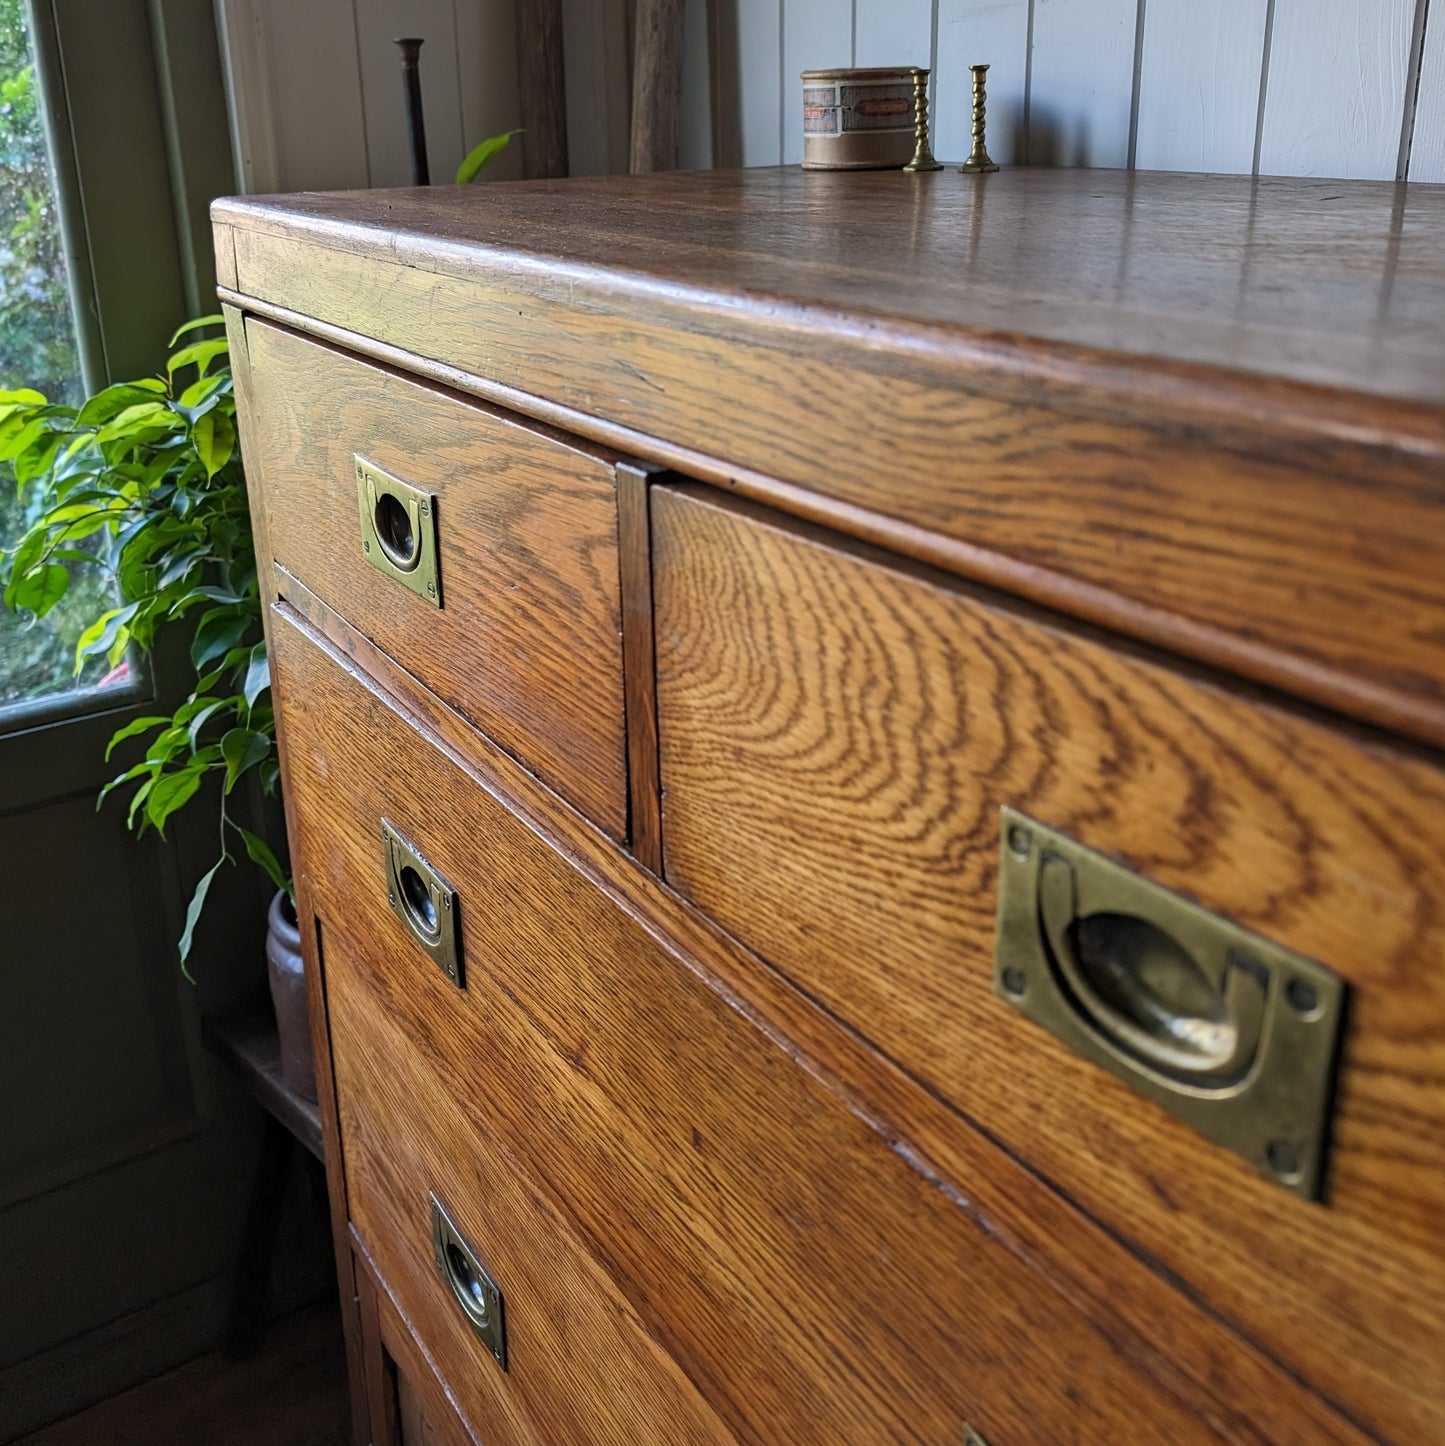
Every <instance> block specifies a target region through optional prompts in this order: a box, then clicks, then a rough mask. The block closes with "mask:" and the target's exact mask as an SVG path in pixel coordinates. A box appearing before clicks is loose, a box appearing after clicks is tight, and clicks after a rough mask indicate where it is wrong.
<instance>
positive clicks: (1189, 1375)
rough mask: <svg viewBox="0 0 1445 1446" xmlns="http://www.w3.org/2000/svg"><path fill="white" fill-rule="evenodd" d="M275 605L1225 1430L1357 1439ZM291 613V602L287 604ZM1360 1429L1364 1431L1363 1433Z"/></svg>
mask: <svg viewBox="0 0 1445 1446" xmlns="http://www.w3.org/2000/svg"><path fill="white" fill-rule="evenodd" d="M287 588H288V592H287V607H286V616H287V618H288V619H289V620H290V622H291V624H292V625H298V626H300V627H302V629H303V630H314V631H308V636H311V637H313V638H314V639H315V640H316V641H317V642H318V643H319V644H320V646H322V647H323V649H325V650H326V651H328V652H329V654H330V656H331V657H332V659H333V660H334V661H336V662H337V663H339V664H340V665H341V666H342V667H344V668H348V669H353V670H356V669H360V670H363V671H362V672H360V673H358V674H357V679H358V681H359V682H360V683H361V684H362V686H364V687H366V688H368V689H370V690H371V691H374V692H378V693H379V694H380V695H381V696H384V697H386V698H389V699H391V700H398V701H396V703H395V704H394V706H397V707H399V708H401V710H402V711H403V713H404V714H405V715H406V716H407V717H408V718H410V719H412V720H414V721H415V722H416V723H417V724H418V726H420V727H422V728H423V729H424V730H425V731H426V732H427V733H428V734H429V735H430V736H431V737H432V738H433V739H435V740H436V741H437V742H438V744H439V746H441V747H442V748H443V750H444V751H445V752H446V753H447V755H448V756H449V757H450V758H452V759H453V760H454V761H455V762H456V763H457V764H458V765H459V766H461V767H462V768H463V769H464V770H465V771H466V772H467V773H468V774H469V776H471V777H472V778H474V779H475V780H476V781H477V783H478V784H479V785H480V786H483V787H485V788H487V789H488V790H490V791H492V792H494V793H496V794H497V795H498V796H499V797H501V798H502V799H503V800H504V801H505V803H506V806H507V808H508V809H509V810H510V811H512V812H514V813H515V814H516V815H517V817H518V818H519V819H521V820H523V821H524V822H525V823H526V824H527V826H528V827H529V828H531V829H532V830H534V831H535V832H537V833H538V834H540V835H541V836H542V837H544V838H546V839H548V840H549V841H550V842H551V843H552V846H553V847H554V848H557V849H559V850H560V851H562V852H563V853H565V854H566V855H567V856H568V857H570V858H571V859H572V860H573V862H574V863H575V864H576V866H577V867H578V868H579V869H581V870H582V872H583V874H584V876H585V877H586V878H587V879H588V880H589V881H590V883H591V885H592V887H594V888H597V889H599V890H600V891H601V892H602V893H603V894H604V895H606V896H607V897H608V898H611V899H612V900H614V901H615V902H616V904H617V905H618V906H619V907H620V908H622V909H624V910H625V911H626V912H627V913H629V914H630V915H632V916H633V917H635V918H638V919H642V920H646V921H647V927H648V928H649V929H650V930H652V931H654V932H656V933H657V935H658V937H659V938H661V939H663V940H665V941H666V942H667V943H668V946H669V947H670V948H673V949H675V950H676V951H678V952H679V953H680V954H682V955H683V956H685V957H687V958H689V959H691V960H694V961H698V967H699V969H700V971H701V972H702V973H704V975H705V976H706V977H707V978H709V979H710V980H711V981H712V984H713V987H715V988H717V989H718V990H719V991H720V992H721V993H722V994H723V995H724V997H726V998H729V999H730V1000H731V1002H732V1004H733V1007H734V1008H736V1009H738V1010H739V1011H740V1012H741V1013H743V1014H744V1015H746V1016H747V1017H748V1018H750V1019H751V1020H752V1021H753V1022H754V1023H755V1024H756V1026H757V1027H758V1028H760V1029H762V1030H763V1031H764V1032H765V1033H767V1034H768V1035H769V1037H771V1038H773V1039H774V1041H775V1042H776V1044H777V1045H778V1047H779V1048H781V1049H783V1050H785V1051H787V1052H788V1053H790V1054H791V1055H793V1056H794V1057H795V1058H797V1059H798V1060H799V1061H800V1063H801V1064H803V1065H804V1067H806V1068H809V1069H811V1070H812V1071H813V1072H814V1073H815V1074H816V1075H817V1076H818V1078H819V1079H820V1080H821V1081H822V1082H823V1083H824V1085H825V1087H826V1088H828V1089H830V1090H832V1091H833V1092H835V1093H836V1094H837V1095H838V1096H839V1097H840V1098H842V1099H844V1100H845V1101H846V1102H847V1103H848V1106H849V1108H851V1109H852V1110H853V1111H854V1112H855V1113H856V1114H857V1115H858V1116H859V1117H860V1118H862V1119H864V1120H866V1121H867V1122H868V1124H869V1126H870V1128H872V1129H873V1130H874V1131H875V1133H877V1134H878V1135H879V1136H880V1137H882V1138H885V1139H889V1140H896V1141H899V1142H900V1145H901V1143H902V1142H903V1141H907V1144H906V1146H902V1148H904V1149H905V1150H906V1153H907V1157H908V1158H909V1159H910V1160H911V1161H912V1162H913V1163H914V1164H915V1166H916V1167H917V1168H918V1169H919V1170H921V1171H923V1172H924V1173H925V1174H927V1175H929V1176H930V1177H933V1178H936V1179H938V1180H939V1181H941V1182H942V1184H943V1187H944V1188H945V1189H947V1190H950V1191H953V1192H955V1193H956V1194H957V1195H958V1196H959V1197H960V1198H965V1199H967V1200H969V1201H970V1202H971V1203H972V1204H973V1205H974V1206H975V1207H976V1208H977V1209H978V1211H979V1214H980V1216H981V1217H982V1218H983V1219H986V1220H987V1221H988V1222H989V1224H990V1227H991V1228H992V1230H993V1232H994V1237H995V1238H996V1239H998V1240H999V1241H1000V1242H1001V1243H1003V1244H1005V1245H1006V1247H1007V1248H1008V1249H1010V1250H1012V1251H1013V1252H1014V1253H1015V1254H1017V1255H1018V1256H1019V1257H1020V1259H1021V1260H1024V1261H1026V1262H1027V1263H1028V1264H1029V1265H1030V1266H1031V1267H1032V1268H1034V1269H1036V1270H1040V1271H1042V1272H1043V1273H1045V1274H1046V1275H1048V1276H1049V1278H1050V1279H1051V1280H1052V1281H1053V1282H1054V1283H1055V1285H1056V1286H1057V1287H1058V1288H1059V1289H1061V1290H1062V1291H1064V1292H1065V1293H1066V1294H1067V1295H1068V1296H1069V1297H1070V1298H1071V1299H1073V1300H1075V1301H1076V1302H1077V1303H1078V1304H1079V1305H1080V1307H1081V1308H1082V1309H1084V1310H1085V1311H1087V1313H1088V1314H1089V1315H1090V1316H1091V1318H1092V1319H1094V1320H1095V1321H1097V1322H1098V1324H1099V1326H1100V1329H1102V1330H1103V1331H1105V1332H1106V1333H1108V1334H1110V1335H1112V1336H1113V1337H1115V1338H1116V1339H1118V1340H1120V1341H1121V1342H1128V1343H1130V1344H1129V1346H1128V1349H1130V1350H1131V1352H1134V1353H1137V1358H1138V1359H1139V1360H1140V1362H1141V1365H1142V1367H1143V1368H1144V1369H1146V1370H1148V1371H1149V1372H1150V1373H1151V1374H1153V1375H1156V1376H1158V1377H1160V1378H1161V1379H1163V1380H1165V1381H1167V1382H1168V1383H1169V1385H1170V1389H1172V1390H1173V1391H1174V1392H1176V1393H1177V1394H1179V1395H1180V1396H1181V1398H1183V1399H1187V1400H1192V1401H1194V1402H1195V1403H1196V1407H1195V1408H1196V1409H1197V1410H1198V1411H1199V1412H1200V1413H1202V1414H1204V1415H1206V1416H1208V1417H1210V1418H1212V1419H1217V1420H1219V1421H1221V1422H1222V1423H1223V1429H1224V1430H1225V1432H1226V1434H1227V1435H1228V1436H1229V1438H1230V1439H1231V1440H1237V1441H1241V1442H1259V1443H1263V1442H1270V1443H1274V1446H1283V1443H1291V1446H1319V1443H1322V1442H1327V1441H1328V1442H1340V1443H1345V1442H1348V1443H1350V1446H1363V1443H1364V1442H1365V1440H1366V1439H1367V1438H1366V1437H1365V1435H1364V1434H1363V1433H1362V1432H1361V1431H1360V1430H1359V1429H1358V1428H1357V1427H1355V1426H1353V1425H1351V1424H1350V1423H1349V1422H1347V1421H1346V1420H1345V1419H1344V1418H1343V1417H1341V1416H1340V1415H1339V1414H1338V1413H1337V1411H1336V1410H1334V1409H1332V1408H1331V1407H1330V1406H1329V1405H1327V1404H1326V1402H1325V1400H1324V1399H1323V1398H1322V1396H1321V1395H1319V1394H1316V1393H1314V1392H1311V1391H1309V1390H1307V1389H1306V1388H1305V1387H1304V1386H1303V1385H1302V1384H1301V1383H1300V1381H1299V1379H1298V1377H1296V1376H1294V1375H1292V1374H1290V1373H1288V1372H1286V1371H1285V1370H1283V1369H1282V1368H1281V1367H1279V1366H1278V1365H1277V1364H1275V1363H1274V1362H1273V1361H1271V1360H1270V1359H1269V1358H1268V1357H1267V1356H1266V1355H1265V1354H1264V1352H1263V1351H1262V1350H1261V1349H1260V1347H1259V1346H1258V1345H1257V1344H1254V1343H1251V1342H1249V1341H1247V1340H1245V1339H1242V1338H1241V1337H1240V1336H1238V1335H1237V1334H1235V1332H1234V1331H1232V1330H1230V1329H1229V1328H1227V1326H1226V1325H1225V1324H1224V1323H1223V1322H1222V1321H1221V1320H1220V1319H1219V1317H1218V1316H1216V1315H1214V1314H1212V1313H1209V1312H1205V1311H1201V1310H1200V1309H1199V1308H1198V1306H1197V1304H1196V1303H1194V1302H1193V1301H1191V1300H1190V1299H1189V1298H1187V1297H1186V1296H1185V1295H1184V1294H1183V1293H1182V1292H1180V1291H1178V1290H1177V1289H1176V1282H1174V1281H1173V1280H1172V1279H1170V1278H1166V1277H1164V1276H1163V1275H1160V1274H1156V1273H1155V1270H1154V1269H1153V1268H1152V1265H1151V1263H1150V1262H1148V1261H1146V1260H1145V1259H1144V1258H1143V1257H1142V1256H1141V1255H1140V1254H1139V1253H1138V1252H1137V1251H1136V1250H1133V1249H1130V1248H1128V1247H1126V1246H1125V1245H1123V1244H1122V1243H1120V1242H1119V1241H1118V1240H1117V1239H1116V1238H1114V1237H1112V1236H1110V1235H1108V1234H1106V1233H1105V1232H1104V1231H1103V1230H1102V1229H1101V1228H1100V1227H1099V1225H1098V1224H1097V1223H1096V1222H1093V1221H1091V1220H1090V1219H1088V1218H1087V1217H1086V1216H1085V1215H1083V1214H1082V1212H1080V1211H1079V1210H1077V1209H1076V1208H1074V1207H1073V1205H1072V1204H1070V1203H1069V1202H1067V1201H1065V1200H1064V1198H1063V1197H1061V1196H1059V1195H1057V1194H1055V1193H1054V1192H1053V1191H1051V1190H1049V1189H1047V1188H1045V1187H1044V1186H1043V1185H1042V1184H1041V1182H1040V1181H1039V1179H1038V1176H1037V1174H1036V1173H1035V1172H1033V1171H1032V1170H1030V1169H1028V1168H1026V1167H1025V1166H1024V1165H1023V1164H1021V1163H1020V1162H1019V1161H1018V1160H1017V1159H1015V1158H1014V1157H1013V1156H1010V1155H1008V1154H1005V1153H1004V1152H1003V1151H1001V1150H1000V1149H999V1148H998V1147H997V1146H996V1145H994V1144H992V1143H990V1142H989V1141H988V1140H987V1139H985V1138H984V1137H983V1136H982V1135H980V1134H979V1133H978V1132H977V1131H976V1130H974V1129H973V1128H970V1127H968V1126H966V1125H964V1124H962V1123H961V1121H960V1118H959V1116H958V1114H957V1113H956V1112H955V1111H954V1110H952V1109H950V1108H949V1107H947V1106H946V1105H945V1104H944V1103H943V1102H942V1101H941V1100H940V1099H939V1097H938V1095H937V1094H936V1093H935V1092H933V1091H930V1090H927V1089H925V1088H924V1087H923V1086H921V1085H920V1084H919V1083H918V1082H917V1080H916V1079H914V1078H913V1077H912V1076H910V1075H908V1074H906V1073H904V1072H903V1071H902V1070H901V1069H900V1068H899V1067H898V1066H897V1065H896V1064H894V1063H893V1062H892V1061H890V1060H888V1059H887V1058H886V1057H885V1056H883V1055H880V1054H879V1053H878V1052H877V1051H876V1049H874V1048H872V1047H871V1046H869V1045H867V1044H865V1043H864V1042H863V1041H862V1040H861V1038H860V1037H859V1036H858V1035H857V1033H856V1032H854V1031H851V1030H849V1029H847V1028H846V1027H842V1026H840V1023H839V1021H837V1020H836V1018H834V1017H833V1016H830V1015H828V1014H827V1013H825V1012H824V1011H823V1010H822V1009H821V1008H820V1007H819V1006H818V1005H817V1004H816V1003H815V1002H813V1001H811V1000H809V999H808V998H806V997H805V996H804V995H802V994H801V993H800V992H799V991H798V990H797V988H796V987H795V986H794V985H792V984H790V983H788V982H787V981H786V980H784V979H783V978H782V976H781V975H779V974H778V973H777V972H776V970H774V969H773V968H772V967H771V966H769V965H768V964H767V963H766V962H765V961H764V960H762V959H760V958H759V957H758V956H757V955H755V954H753V953H750V952H749V951H747V950H745V949H744V948H742V947H741V946H740V945H739V944H737V942H736V941H735V940H733V939H731V938H730V937H729V936H727V935H725V934H723V933H721V932H720V930H719V929H718V927H717V926H716V925H715V924H713V923H712V922H711V921H710V920H709V919H707V918H706V917H705V916H703V915H702V914H700V913H699V912H698V911H697V910H696V909H695V908H693V907H692V906H691V905H689V904H688V903H686V902H685V901H684V900H682V899H681V898H680V896H679V895H678V894H676V893H675V892H674V891H673V890H671V889H669V888H667V887H666V886H665V885H663V884H662V883H661V882H660V881H658V880H657V879H655V878H654V877H652V876H651V875H650V874H648V873H645V872H642V871H640V870H639V869H637V868H636V866H635V864H634V861H633V859H632V857H631V856H630V855H628V854H624V853H623V852H621V850H620V849H619V846H618V845H617V844H616V842H615V841H613V840H611V839H609V838H607V837H606V836H605V835H603V834H602V833H601V832H600V831H598V830H597V829H596V827H595V825H592V824H590V823H589V822H588V821H587V820H585V819H583V818H582V817H581V816H580V815H579V814H578V813H577V812H576V811H575V810H573V809H571V808H569V807H568V806H567V805H566V804H565V802H564V801H563V800H562V799H560V798H558V797H557V795H556V794H554V793H551V792H550V791H548V790H546V789H543V788H540V787H538V786H537V784H536V781H535V780H534V779H533V778H532V777H531V776H530V775H528V774H527V773H526V772H525V770H523V769H522V768H521V767H520V766H519V765H518V764H517V763H516V762H515V761H514V760H513V759H511V758H509V757H508V756H507V755H506V754H504V753H502V752H501V751H500V750H499V749H497V748H496V747H495V746H494V745H490V744H489V743H488V742H487V740H486V739H485V738H483V737H481V736H480V735H479V734H477V733H476V731H475V730H474V729H472V728H471V727H470V726H469V725H468V724H467V723H466V721H465V720H464V719H462V718H461V717H459V716H458V715H457V714H456V713H455V712H453V711H452V710H451V709H449V708H448V707H446V705H445V704H443V703H441V702H440V701H439V700H438V699H437V698H436V697H435V696H434V695H433V694H431V693H429V692H428V691H427V690H426V689H424V688H422V687H420V686H419V685H418V684H417V682H416V680H415V679H414V678H413V677H412V676H411V675H410V674H408V673H406V672H405V671H403V670H402V669H400V668H398V667H397V666H396V664H395V663H394V662H393V661H392V660H391V659H389V658H388V657H387V656H386V655H385V654H383V653H381V652H380V651H379V650H378V649H377V648H376V647H375V646H374V645H373V644H372V643H370V642H369V641H368V640H367V639H366V638H364V637H362V636H361V635H360V634H358V633H357V632H356V631H355V630H354V629H353V628H351V627H349V626H348V625H347V624H346V623H345V622H344V621H343V620H342V619H341V618H340V617H339V616H338V615H337V614H336V613H335V612H333V611H332V610H331V609H329V608H327V607H326V606H325V604H323V603H322V602H321V601H320V600H319V599H317V598H316V597H315V596H314V595H312V594H310V593H308V592H307V591H306V589H305V588H304V587H302V586H301V585H300V584H299V583H296V582H295V581H294V579H293V580H288V583H287ZM293 609H294V610H295V611H294V613H293ZM1368 1439H1370V1440H1374V1439H1376V1438H1374V1437H1373V1436H1371V1437H1369V1438H1368Z"/></svg>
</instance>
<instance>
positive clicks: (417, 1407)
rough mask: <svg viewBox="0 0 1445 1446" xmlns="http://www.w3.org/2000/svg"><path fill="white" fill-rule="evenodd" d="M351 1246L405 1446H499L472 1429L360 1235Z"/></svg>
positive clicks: (353, 1239) (355, 1236)
mask: <svg viewBox="0 0 1445 1446" xmlns="http://www.w3.org/2000/svg"><path fill="white" fill-rule="evenodd" d="M351 1243H352V1247H353V1249H354V1250H355V1252H356V1268H357V1273H358V1274H359V1275H360V1276H363V1277H364V1278H365V1280H366V1282H367V1284H368V1285H369V1286H370V1288H371V1290H372V1293H373V1295H374V1298H375V1301H376V1313H377V1321H378V1325H379V1328H380V1331H381V1344H382V1347H383V1349H384V1350H385V1353H386V1365H387V1374H388V1376H389V1377H393V1378H394V1379H395V1382H396V1405H397V1414H398V1416H399V1417H400V1424H401V1436H402V1446H496V1443H495V1442H482V1441H479V1440H478V1438H477V1437H476V1436H475V1435H474V1434H473V1432H472V1430H471V1428H470V1427H469V1426H468V1425H467V1423H466V1421H465V1420H464V1418H463V1417H462V1415H461V1411H460V1408H459V1406H458V1405H457V1401H456V1398H455V1397H454V1396H453V1395H452V1394H451V1392H450V1391H449V1390H448V1389H447V1386H446V1383H445V1382H444V1381H442V1379H441V1377H440V1376H438V1375H437V1369H436V1362H435V1361H434V1360H433V1359H432V1357H431V1355H430V1354H429V1353H428V1351H427V1349H426V1347H425V1346H424V1345H423V1344H422V1343H421V1342H420V1341H419V1340H418V1339H417V1338H416V1333H415V1332H414V1330H413V1329H412V1325H411V1322H410V1321H408V1320H407V1318H406V1316H405V1315H404V1314H403V1313H402V1310H401V1308H400V1306H398V1305H397V1303H396V1299H395V1297H394V1296H393V1295H392V1293H391V1290H390V1288H389V1287H388V1286H387V1283H386V1282H385V1281H384V1280H383V1279H382V1278H381V1277H380V1275H378V1274H377V1270H376V1263H375V1262H374V1261H373V1260H372V1259H371V1257H370V1256H369V1255H368V1254H367V1253H366V1247H365V1245H364V1244H363V1243H362V1242H361V1240H360V1239H359V1238H358V1237H357V1235H356V1233H355V1232H354V1231H353V1232H352V1234H351ZM373 1446H375V1443H373Z"/></svg>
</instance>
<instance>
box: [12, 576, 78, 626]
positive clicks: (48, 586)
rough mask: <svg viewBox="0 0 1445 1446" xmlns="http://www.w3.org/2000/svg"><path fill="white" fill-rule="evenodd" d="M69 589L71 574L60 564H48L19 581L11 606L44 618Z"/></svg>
mask: <svg viewBox="0 0 1445 1446" xmlns="http://www.w3.org/2000/svg"><path fill="white" fill-rule="evenodd" d="M69 587H70V573H69V572H68V571H67V570H66V569H65V568H64V567H63V566H62V565H61V564H60V563H58V562H47V563H46V564H45V565H44V566H43V567H37V568H35V569H34V570H33V571H31V572H27V573H26V574H25V575H24V576H23V577H22V578H20V579H19V581H18V582H17V583H16V584H15V591H14V593H13V594H12V597H13V601H12V602H11V606H12V607H15V608H29V609H30V611H31V612H33V613H34V614H35V616H36V617H38V618H43V617H44V616H45V614H46V613H48V612H49V611H50V609H51V608H53V607H54V606H55V604H56V603H58V602H59V601H60V599H61V598H63V597H64V596H65V593H66V590H67V589H68V588H69Z"/></svg>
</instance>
